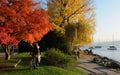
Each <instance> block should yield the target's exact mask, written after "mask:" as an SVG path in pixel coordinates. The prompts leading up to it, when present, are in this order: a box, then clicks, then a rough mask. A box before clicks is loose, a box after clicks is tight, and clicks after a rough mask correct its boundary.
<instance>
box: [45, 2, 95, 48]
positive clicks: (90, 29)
mask: <svg viewBox="0 0 120 75" xmlns="http://www.w3.org/2000/svg"><path fill="white" fill-rule="evenodd" d="M92 1H93V0H47V2H48V4H47V5H48V14H49V16H50V20H51V21H52V24H53V25H54V27H55V28H56V30H57V29H59V30H61V33H62V34H63V35H64V36H65V38H66V40H67V41H66V42H67V43H68V42H71V43H72V44H73V45H77V46H79V45H85V44H88V43H91V42H92V40H93V39H92V36H93V33H94V30H95V29H94V27H95V19H94V5H93V2H92ZM68 35H69V36H68Z"/></svg>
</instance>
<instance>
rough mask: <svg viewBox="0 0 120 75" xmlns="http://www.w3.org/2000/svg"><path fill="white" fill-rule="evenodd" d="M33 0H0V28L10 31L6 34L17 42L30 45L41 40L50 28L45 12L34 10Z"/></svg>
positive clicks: (35, 4)
mask: <svg viewBox="0 0 120 75" xmlns="http://www.w3.org/2000/svg"><path fill="white" fill-rule="evenodd" d="M37 4H39V3H38V2H34V1H33V0H0V27H3V28H9V29H11V30H12V32H11V33H8V35H10V36H14V37H15V38H16V39H17V40H24V41H26V42H28V43H30V44H32V43H35V42H37V41H39V40H41V39H42V37H43V36H44V35H45V34H47V33H48V32H49V31H50V30H51V29H52V26H51V24H50V22H49V20H48V15H47V13H46V11H45V10H43V9H38V8H36V6H37Z"/></svg>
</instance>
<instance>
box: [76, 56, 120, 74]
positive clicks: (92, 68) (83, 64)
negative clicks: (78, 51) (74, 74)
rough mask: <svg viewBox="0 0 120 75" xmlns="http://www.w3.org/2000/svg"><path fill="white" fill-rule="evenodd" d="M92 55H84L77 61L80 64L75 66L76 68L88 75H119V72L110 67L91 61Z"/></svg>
mask: <svg viewBox="0 0 120 75" xmlns="http://www.w3.org/2000/svg"><path fill="white" fill-rule="evenodd" d="M93 58H94V56H92V55H84V56H83V57H81V58H80V59H78V61H79V62H80V64H79V65H78V66H77V69H80V70H82V71H84V72H86V73H88V74H90V75H120V73H119V72H115V71H113V70H112V69H110V68H106V67H104V66H99V65H97V64H95V63H92V62H91V61H92V59H93Z"/></svg>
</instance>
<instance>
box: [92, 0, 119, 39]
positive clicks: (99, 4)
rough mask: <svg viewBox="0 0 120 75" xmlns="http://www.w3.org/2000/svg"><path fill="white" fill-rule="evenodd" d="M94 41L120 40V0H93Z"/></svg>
mask: <svg viewBox="0 0 120 75" xmlns="http://www.w3.org/2000/svg"><path fill="white" fill-rule="evenodd" d="M95 5H96V11H95V14H96V32H95V37H94V39H95V41H96V40H97V41H112V40H120V0H95Z"/></svg>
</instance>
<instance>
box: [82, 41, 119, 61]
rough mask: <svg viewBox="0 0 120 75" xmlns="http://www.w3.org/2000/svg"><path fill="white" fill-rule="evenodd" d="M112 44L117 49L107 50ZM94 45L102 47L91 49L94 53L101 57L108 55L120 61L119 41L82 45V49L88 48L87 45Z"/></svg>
mask: <svg viewBox="0 0 120 75" xmlns="http://www.w3.org/2000/svg"><path fill="white" fill-rule="evenodd" d="M111 45H114V46H115V47H117V50H108V49H107V48H109V46H111ZM91 46H92V47H95V46H102V48H95V49H92V51H93V53H94V54H97V55H100V56H103V57H108V58H110V59H113V60H116V61H119V62H120V42H114V44H113V43H111V42H107V43H94V44H92V45H89V46H85V47H82V48H83V49H86V48H89V47H91Z"/></svg>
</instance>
